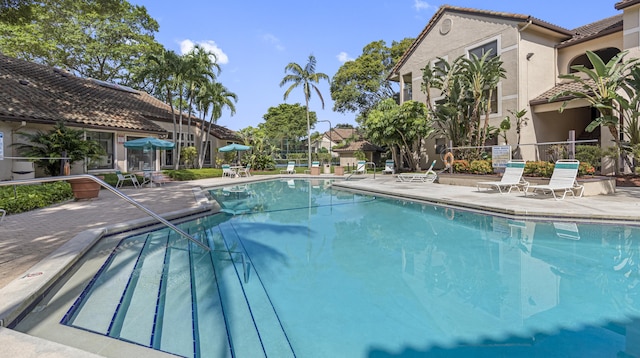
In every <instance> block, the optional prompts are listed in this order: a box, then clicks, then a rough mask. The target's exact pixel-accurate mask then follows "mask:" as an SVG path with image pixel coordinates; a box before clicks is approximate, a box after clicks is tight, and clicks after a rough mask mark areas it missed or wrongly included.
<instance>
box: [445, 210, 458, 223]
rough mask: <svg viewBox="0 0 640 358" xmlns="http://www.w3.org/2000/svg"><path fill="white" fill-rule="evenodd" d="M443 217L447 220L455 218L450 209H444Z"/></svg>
mask: <svg viewBox="0 0 640 358" xmlns="http://www.w3.org/2000/svg"><path fill="white" fill-rule="evenodd" d="M444 216H445V217H446V218H447V219H449V220H453V219H454V218H455V217H456V212H455V211H454V210H453V209H451V208H446V209H444Z"/></svg>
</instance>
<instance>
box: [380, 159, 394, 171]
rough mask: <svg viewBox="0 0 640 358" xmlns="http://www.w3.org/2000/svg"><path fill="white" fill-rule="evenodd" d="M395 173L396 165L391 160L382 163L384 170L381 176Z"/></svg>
mask: <svg viewBox="0 0 640 358" xmlns="http://www.w3.org/2000/svg"><path fill="white" fill-rule="evenodd" d="M395 173H396V165H395V163H394V162H393V160H387V161H386V162H384V170H383V171H382V174H395Z"/></svg>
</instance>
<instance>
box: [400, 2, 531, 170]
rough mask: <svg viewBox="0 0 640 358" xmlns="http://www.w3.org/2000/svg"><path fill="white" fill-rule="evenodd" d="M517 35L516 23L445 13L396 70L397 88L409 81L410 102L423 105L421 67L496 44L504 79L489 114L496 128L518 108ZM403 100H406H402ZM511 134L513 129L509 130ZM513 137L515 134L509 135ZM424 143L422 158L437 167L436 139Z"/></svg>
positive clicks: (450, 59)
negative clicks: (494, 108)
mask: <svg viewBox="0 0 640 358" xmlns="http://www.w3.org/2000/svg"><path fill="white" fill-rule="evenodd" d="M448 20H450V21H451V30H450V31H449V32H448V33H445V34H443V33H442V31H441V27H442V23H443V21H448ZM519 38H520V36H519V32H518V28H517V24H516V23H512V22H509V23H505V22H497V21H494V20H493V19H490V18H485V17H480V16H469V15H467V16H464V15H460V14H456V13H445V14H444V15H443V16H442V17H441V18H440V19H439V20H438V22H437V23H436V24H435V26H434V27H433V29H432V30H431V32H430V33H428V34H427V35H426V36H425V38H424V39H423V40H422V42H421V43H420V44H419V45H418V46H417V47H416V49H415V51H414V52H413V53H412V55H411V56H410V57H409V58H408V59H407V61H406V62H405V63H404V64H403V66H402V67H400V68H399V74H400V76H399V77H400V79H401V88H402V87H403V83H402V82H403V81H406V80H407V79H409V78H410V79H411V86H412V88H413V97H412V99H413V100H416V101H420V102H423V103H424V102H426V94H424V93H422V91H421V90H420V88H421V85H422V68H424V67H425V66H427V65H432V64H433V63H435V62H436V61H437V59H438V57H440V58H445V59H446V60H447V61H448V62H452V61H454V60H455V59H456V58H458V57H460V56H467V53H468V51H469V50H470V49H473V48H475V47H478V46H481V45H483V44H486V43H489V42H491V41H497V44H498V55H499V56H500V57H501V60H502V61H503V68H504V69H505V70H506V77H507V78H506V79H503V80H501V81H500V84H499V85H498V108H497V113H494V114H491V115H490V120H489V125H491V126H494V127H498V126H499V124H500V122H501V121H502V119H503V118H504V116H505V115H507V114H509V112H508V110H514V111H515V110H516V109H517V108H518V99H519V97H518V91H519V87H520V86H519V82H518V81H519V76H518V74H519V65H518V58H519V53H520V51H519V44H518V41H519ZM401 93H402V92H401ZM438 96H439V93H437V92H435V91H434V92H432V93H431V97H432V99H433V100H437V99H438ZM403 99H404V100H406V98H403ZM512 131H513V132H514V133H515V129H513V130H512ZM510 135H511V136H512V137H514V138H515V134H510ZM437 137H439V136H438V135H437V134H436V135H434V137H432V138H429V139H427V140H426V143H425V145H424V148H425V153H424V154H425V155H424V156H423V158H435V159H437V160H438V161H439V163H438V164H437V166H438V167H442V165H443V163H442V162H441V158H440V155H439V154H436V150H435V148H436V145H435V141H436V138H437ZM427 164H428V163H427V160H426V159H425V160H423V162H421V163H420V166H421V167H426V166H427Z"/></svg>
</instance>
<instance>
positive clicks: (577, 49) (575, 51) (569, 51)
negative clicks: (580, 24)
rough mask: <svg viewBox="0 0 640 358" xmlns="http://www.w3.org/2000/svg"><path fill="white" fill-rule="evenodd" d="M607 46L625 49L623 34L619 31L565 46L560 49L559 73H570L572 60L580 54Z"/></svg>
mask: <svg viewBox="0 0 640 358" xmlns="http://www.w3.org/2000/svg"><path fill="white" fill-rule="evenodd" d="M607 47H615V48H617V49H620V51H622V50H623V49H624V46H623V39H622V34H621V33H619V32H616V33H613V34H610V35H607V36H603V37H599V38H597V39H594V40H591V41H585V42H582V43H579V44H576V45H573V46H569V47H564V48H561V49H559V50H558V61H557V63H558V65H557V71H558V74H567V73H569V66H570V64H571V61H573V60H574V59H575V58H576V57H578V56H580V55H584V53H585V52H586V51H587V50H590V51H595V50H599V49H604V48H607Z"/></svg>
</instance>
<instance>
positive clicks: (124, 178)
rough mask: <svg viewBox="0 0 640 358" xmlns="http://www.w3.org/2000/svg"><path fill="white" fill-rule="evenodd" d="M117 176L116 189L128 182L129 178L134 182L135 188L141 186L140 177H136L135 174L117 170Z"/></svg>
mask: <svg viewBox="0 0 640 358" xmlns="http://www.w3.org/2000/svg"><path fill="white" fill-rule="evenodd" d="M116 176H117V177H118V182H117V183H116V189H117V188H120V187H122V185H123V184H124V182H126V181H127V180H130V181H131V184H133V187H134V188H136V189H137V188H139V187H140V183H139V182H138V177H136V175H135V174H123V173H122V172H121V171H119V170H116Z"/></svg>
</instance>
